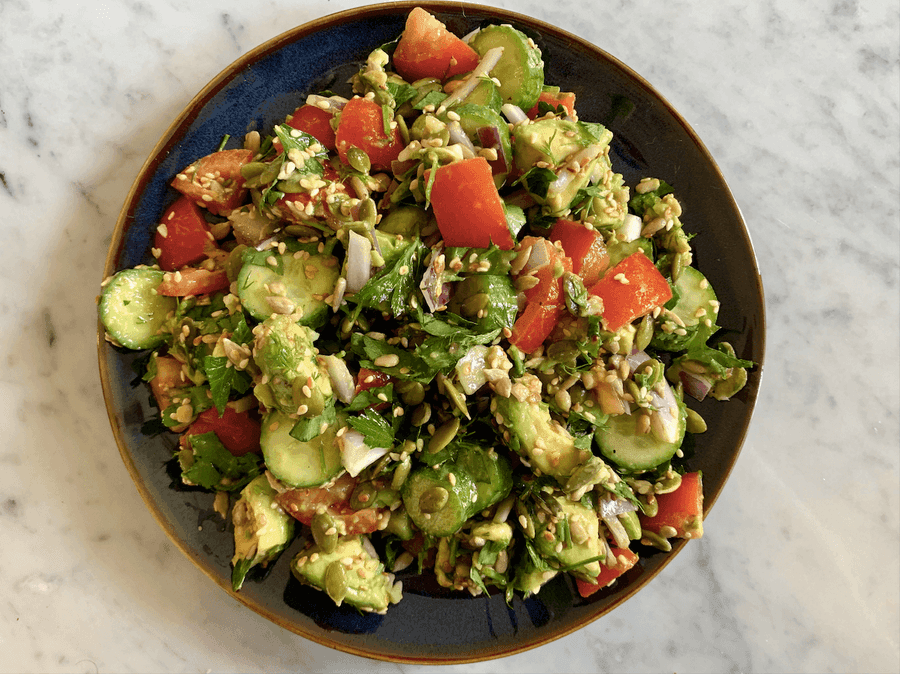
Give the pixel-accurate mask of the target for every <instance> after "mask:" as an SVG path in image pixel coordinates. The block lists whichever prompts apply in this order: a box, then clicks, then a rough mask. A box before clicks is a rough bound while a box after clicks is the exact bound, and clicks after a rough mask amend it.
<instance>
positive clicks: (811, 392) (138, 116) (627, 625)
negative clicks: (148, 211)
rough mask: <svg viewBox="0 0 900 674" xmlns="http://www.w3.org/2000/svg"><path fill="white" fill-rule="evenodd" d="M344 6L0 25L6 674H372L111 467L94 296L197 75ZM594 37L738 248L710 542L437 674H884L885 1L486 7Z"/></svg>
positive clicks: (891, 271)
mask: <svg viewBox="0 0 900 674" xmlns="http://www.w3.org/2000/svg"><path fill="white" fill-rule="evenodd" d="M361 4H364V3H361V2H354V1H352V0H341V1H337V0H336V1H333V2H321V1H320V2H293V3H289V2H283V1H281V0H268V1H266V2H260V3H246V2H242V3H239V2H233V1H231V0H221V1H220V2H218V3H215V4H213V3H193V4H190V5H185V4H183V3H182V4H179V3H174V2H164V3H148V2H132V1H121V2H98V1H96V0H88V1H87V2H83V3H59V2H54V1H53V0H31V1H30V2H24V1H23V0H7V1H5V2H0V214H2V215H0V218H2V224H0V244H2V248H3V250H4V251H6V255H5V256H4V258H5V264H3V265H2V266H0V282H2V284H3V287H5V288H7V292H6V293H5V294H4V295H3V296H2V297H0V335H2V338H0V343H2V344H3V347H4V348H3V354H2V359H3V360H2V362H3V367H2V369H0V400H2V401H3V403H4V407H5V410H6V412H5V414H3V415H2V416H0V438H2V440H0V469H2V470H0V531H2V532H3V538H4V545H3V546H2V547H0V605H2V607H3V608H2V610H0V650H2V652H3V657H0V670H2V671H9V672H98V671H99V672H112V671H115V672H118V671H137V672H149V671H186V672H187V671H190V672H209V671H214V672H217V671H283V670H301V671H334V672H347V671H379V672H394V671H400V672H412V671H416V670H417V668H416V667H413V666H396V665H390V664H388V663H380V662H370V661H366V660H363V659H360V658H357V657H354V656H350V655H346V654H342V653H338V652H336V651H332V650H330V649H327V648H324V647H321V646H318V645H316V644H313V643H311V642H308V641H305V640H303V639H302V638H300V637H297V636H295V635H293V634H291V633H289V632H287V631H285V630H283V629H281V628H279V627H277V626H275V625H273V624H271V623H269V622H268V621H266V620H264V619H263V618H261V617H260V616H257V615H256V614H254V613H252V612H250V611H249V610H247V609H245V608H243V607H242V606H241V605H239V604H237V603H236V602H234V601H233V600H231V599H230V598H229V597H228V596H227V595H226V594H225V593H223V592H221V591H220V590H219V589H218V588H216V587H215V586H214V585H213V584H212V583H210V582H209V581H208V579H207V578H206V577H205V576H203V574H202V573H201V572H200V571H199V570H197V569H196V568H194V566H193V565H191V563H190V562H189V561H188V560H187V559H186V558H185V557H184V556H183V555H182V554H181V553H180V552H179V551H178V550H177V549H176V548H175V547H174V546H173V545H172V544H171V543H170V542H169V541H168V539H167V538H166V536H165V535H164V534H163V532H162V530H161V529H160V528H159V526H158V525H157V524H156V522H155V521H154V519H153V517H152V516H151V515H150V513H149V512H148V511H147V509H146V508H145V507H144V505H143V502H142V501H141V499H140V497H139V495H138V493H137V491H136V490H135V489H134V488H133V486H132V483H131V481H130V478H129V476H128V473H127V472H126V470H125V468H124V466H123V465H122V462H121V460H120V458H119V456H118V452H117V450H116V446H115V443H114V441H113V438H112V434H111V432H110V430H109V424H108V421H107V418H106V413H105V407H104V402H103V399H102V395H101V393H100V387H99V382H98V377H97V364H96V359H95V355H94V353H95V350H94V348H95V347H94V344H95V340H96V332H95V330H96V318H95V296H96V295H97V292H98V285H99V282H100V274H101V270H102V267H103V261H104V259H105V256H106V249H107V246H108V243H109V240H110V234H111V231H112V227H113V224H114V222H115V219H116V216H117V213H118V210H119V208H120V206H121V204H122V202H123V200H124V198H125V196H126V194H127V192H128V190H129V188H130V185H131V182H132V180H133V178H134V176H135V175H136V174H137V172H138V170H139V169H140V167H141V165H142V163H143V161H144V159H145V158H146V156H147V155H148V154H149V152H150V150H151V149H152V147H153V145H154V144H155V143H156V141H157V140H158V139H159V137H160V136H161V135H162V134H163V132H164V131H165V129H166V128H167V127H168V125H169V123H170V121H171V120H172V119H174V117H175V116H176V115H177V114H178V113H179V112H180V110H181V109H182V108H183V107H184V106H185V105H186V104H187V102H188V101H189V100H190V99H191V97H192V96H193V95H194V94H195V93H196V92H197V91H198V90H199V89H200V88H201V87H202V86H203V85H205V84H206V83H207V82H208V81H209V80H210V79H211V78H212V77H213V76H214V75H216V74H217V73H218V72H219V71H220V70H222V69H223V68H224V67H226V66H227V65H228V64H229V63H231V62H232V61H233V60H234V59H236V58H237V57H238V56H240V55H241V54H242V53H243V52H245V51H247V50H249V49H252V48H253V47H255V46H257V45H258V44H260V43H262V42H264V41H265V40H267V39H269V38H271V37H273V36H275V35H277V34H279V33H281V32H283V31H284V30H286V29H288V28H290V27H292V26H294V25H297V24H300V23H304V22H306V21H309V20H311V19H315V18H318V17H321V16H324V15H326V14H329V13H331V12H335V11H339V10H343V9H347V8H350V7H354V6H359V5H361ZM485 4H490V5H495V6H498V7H504V8H508V9H512V10H514V11H518V12H521V13H524V14H529V15H532V16H535V17H537V18H539V19H542V20H545V21H547V22H550V23H555V24H557V25H559V26H560V27H562V28H564V29H566V30H568V31H570V32H572V33H575V34H577V35H579V36H581V37H583V38H586V39H588V40H590V41H592V42H594V43H595V44H597V45H598V46H600V47H602V48H603V49H605V50H607V51H608V52H610V53H611V54H613V55H614V56H615V57H617V58H618V59H620V60H621V61H623V62H624V63H626V64H628V65H629V66H630V67H632V68H633V69H634V70H635V71H637V72H638V73H639V74H641V75H642V76H644V77H645V78H647V79H648V80H649V81H650V82H651V83H652V84H653V85H654V86H655V87H656V88H657V90H658V91H659V92H660V93H661V94H662V95H663V96H664V97H666V98H667V99H668V100H669V101H670V102H671V103H672V105H673V106H674V107H675V108H676V109H677V110H679V111H680V112H681V114H682V115H683V116H684V117H685V119H686V120H687V121H688V122H689V123H690V124H691V125H692V126H693V128H694V130H695V131H696V132H697V134H698V135H699V136H700V138H702V139H703V141H704V143H705V144H706V145H707V147H708V148H709V149H710V151H711V152H712V154H713V156H714V157H715V158H716V160H717V162H718V164H719V166H720V168H721V169H722V171H723V173H724V175H725V177H726V179H727V180H728V182H729V185H730V186H731V189H732V191H733V193H734V195H735V198H736V200H737V201H738V203H739V204H740V206H741V208H742V211H743V213H744V216H745V219H746V221H747V224H748V228H749V230H750V233H751V236H752V238H753V242H754V246H755V248H756V251H757V255H758V257H759V264H760V269H761V273H762V277H763V279H764V284H765V291H766V301H767V317H768V350H767V360H766V372H765V376H764V380H763V387H762V393H761V395H760V399H759V403H758V405H757V411H756V414H755V417H754V421H753V424H752V425H751V429H750V432H749V434H748V437H747V441H746V444H745V446H744V450H743V452H742V454H741V457H740V460H739V462H738V464H737V467H736V468H735V471H734V473H733V475H732V478H731V480H730V481H729V483H728V485H727V487H726V489H725V490H724V492H723V493H722V495H721V497H720V498H719V501H718V502H717V504H716V507H715V508H714V509H713V511H712V513H711V514H710V517H709V518H708V519H707V522H706V532H707V534H706V535H705V536H704V538H703V539H701V540H699V541H694V542H692V543H691V544H690V545H688V546H687V547H686V548H685V550H684V551H683V552H682V553H681V554H680V555H678V556H677V557H676V558H675V560H674V561H673V562H672V563H671V564H670V565H669V566H668V567H667V568H666V569H665V571H664V572H663V573H662V574H661V575H660V576H658V577H657V578H656V579H654V580H653V581H652V582H651V583H650V584H649V585H648V586H647V588H646V589H645V590H643V591H641V592H640V593H638V594H637V595H636V596H635V597H634V598H632V599H631V600H629V601H628V602H627V603H626V604H625V605H623V606H622V607H620V608H618V609H616V610H615V611H614V612H612V613H611V614H609V615H608V616H606V617H604V618H602V619H600V620H598V621H596V622H595V623H593V624H591V625H590V626H588V627H587V628H585V629H583V630H581V631H579V632H577V633H575V634H572V635H570V636H568V637H565V638H563V639H561V640H559V641H557V642H554V643H552V644H550V645H547V646H545V647H542V648H540V649H538V650H535V651H531V652H529V653H525V654H521V655H517V656H513V657H510V658H506V659H503V660H498V661H493V662H491V663H488V664H484V665H467V666H456V667H448V668H447V669H449V670H453V671H460V672H463V671H488V670H490V671H494V672H507V671H508V672H524V671H529V672H530V671H534V672H546V671H599V672H618V671H679V672H688V671H709V672H719V671H736V672H737V671H740V672H776V671H778V672H782V671H783V672H829V671H831V672H843V671H862V672H891V671H894V672H896V671H898V670H900V645H898V641H900V639H898V635H900V617H898V616H900V603H898V596H900V555H898V549H900V501H898V492H900V471H898V463H900V356H898V351H900V292H898V288H900V53H898V47H900V38H898V36H900V19H898V10H897V6H896V3H895V2H891V1H889V0H872V1H871V2H866V3H863V2H852V1H843V0H842V1H835V2H821V3H819V2H816V3H812V2H797V3H776V2H772V1H764V2H758V3H743V2H737V1H736V0H724V1H722V2H717V3H706V2H686V1H681V2H672V3H652V2H649V1H647V0H643V1H637V2H623V1H619V2H615V1H610V2H603V3H597V4H588V3H583V2H577V1H576V0H558V1H557V2H554V3H543V2H534V1H531V0H521V1H516V0H508V1H503V2H499V1H498V2H490V1H489V0H485Z"/></svg>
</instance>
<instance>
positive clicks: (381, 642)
mask: <svg viewBox="0 0 900 674" xmlns="http://www.w3.org/2000/svg"><path fill="white" fill-rule="evenodd" d="M416 5H419V6H422V7H424V8H426V9H428V10H429V11H431V12H432V13H434V14H436V15H437V16H438V18H439V19H441V20H442V21H443V22H445V23H446V24H447V26H448V27H449V28H450V29H451V30H453V31H454V32H455V33H456V34H457V35H464V34H466V33H468V32H470V31H471V30H472V29H474V28H476V27H478V26H479V25H481V24H484V23H511V24H513V25H515V26H516V27H518V28H520V29H521V30H523V31H525V32H526V33H527V34H529V35H530V36H532V37H533V38H534V40H535V41H536V42H537V43H538V44H539V46H540V47H541V50H542V52H543V55H544V61H545V64H546V80H547V82H548V83H552V84H555V85H559V86H560V87H561V88H562V89H563V90H567V91H574V92H575V94H576V96H577V105H578V112H579V116H580V117H581V118H582V119H585V120H588V121H598V122H602V123H604V124H606V125H607V126H608V127H609V128H610V129H611V130H612V131H613V133H614V134H615V136H614V138H615V139H614V141H613V144H612V152H613V155H612V158H613V165H614V167H615V168H616V170H618V171H619V172H621V173H622V174H623V175H624V176H625V179H626V183H628V184H634V183H635V182H636V181H637V180H639V179H640V178H641V177H644V176H648V175H650V176H656V177H660V178H663V179H664V180H666V181H667V182H669V183H670V184H672V185H674V186H675V188H676V192H677V194H678V197H679V199H680V200H681V202H682V203H683V204H684V205H685V208H686V214H685V217H684V222H685V229H687V230H688V231H692V232H696V233H697V234H699V236H697V237H696V239H694V241H693V245H694V247H695V264H696V265H697V266H698V267H699V268H700V269H702V270H703V272H704V273H705V274H706V275H707V276H708V277H709V278H710V281H711V282H712V284H713V286H714V287H715V288H716V291H717V293H718V295H719V298H720V299H721V300H722V313H721V314H720V321H719V322H720V323H721V324H722V325H724V326H726V328H728V329H729V330H731V331H733V332H732V333H731V334H729V340H730V341H731V342H732V343H733V344H734V346H735V348H736V350H737V353H738V355H739V356H740V357H742V358H747V359H751V360H754V361H755V362H756V363H758V364H759V365H758V367H757V368H756V369H754V370H753V371H751V373H750V381H749V383H748V385H747V387H746V388H745V389H744V390H743V391H741V393H740V394H739V395H738V396H737V397H736V398H735V399H732V400H731V401H729V402H727V403H719V402H717V401H711V402H708V403H702V404H699V405H697V404H696V403H695V404H694V405H692V406H695V407H697V408H699V410H700V412H701V414H702V415H703V416H704V418H705V419H706V420H707V422H708V424H709V431H708V432H707V433H705V434H703V435H700V436H697V438H698V440H697V448H696V454H695V455H694V458H693V459H691V463H690V468H691V469H692V470H698V469H699V470H702V471H703V484H704V490H705V508H706V511H707V512H708V511H709V508H711V507H712V505H713V503H714V502H715V500H716V498H717V496H718V495H719V492H720V491H721V489H722V487H723V486H724V484H725V481H726V479H727V477H728V474H729V472H730V471H731V468H732V466H733V465H734V462H735V460H736V458H737V455H738V452H739V451H740V447H741V443H742V442H743V439H744V435H745V433H746V429H747V426H748V423H749V421H750V415H751V412H752V409H753V406H754V402H755V400H756V395H757V391H758V388H759V382H760V375H761V371H762V359H763V352H764V316H763V298H762V286H761V283H760V279H759V274H758V271H757V266H756V261H755V258H754V254H753V249H752V246H751V243H750V239H749V237H748V234H747V231H746V228H745V226H744V223H743V221H742V218H741V215H740V212H739V210H738V207H737V205H736V204H735V202H734V200H733V198H732V196H731V193H730V191H729V190H728V187H727V186H726V185H725V182H724V180H723V178H722V176H721V174H720V173H719V171H718V169H717V167H716V165H715V163H714V161H713V159H712V158H711V157H710V155H709V152H708V151H707V150H706V148H705V147H704V146H703V144H702V143H701V142H700V140H699V139H698V138H697V136H696V135H695V134H694V132H693V131H692V130H691V128H690V127H689V126H688V124H687V123H686V122H685V121H684V120H683V119H682V118H681V117H680V116H679V115H678V113H677V112H675V110H673V109H672V108H671V107H670V106H669V104H668V103H666V101H665V100H663V99H662V97H661V96H660V95H659V94H657V93H656V92H655V91H654V90H653V88H652V87H651V86H650V85H649V84H648V83H647V82H645V81H644V80H643V79H642V78H641V77H639V76H638V75H637V74H635V73H634V72H633V71H631V70H630V69H629V68H628V67H627V66H625V65H623V64H622V63H620V62H618V61H617V60H616V59H614V58H613V57H611V56H610V55H609V54H607V53H605V52H603V51H602V50H600V49H598V48H597V47H595V46H594V45H592V44H589V43H587V42H585V41H584V40H582V39H580V38H578V37H575V36H574V35H571V34H568V33H566V32H564V31H561V30H559V29H557V28H554V27H553V26H550V25H547V24H545V23H542V22H540V21H537V20H534V19H531V18H529V17H526V16H522V15H519V14H514V13H512V12H507V11H505V10H501V9H496V8H488V7H482V6H479V5H462V4H460V3H435V2H423V3H406V2H398V3H391V4H383V5H374V6H371V7H367V8H361V9H355V10H351V11H347V12H343V13H340V14H336V15H332V16H328V17H325V18H323V19H320V20H318V21H314V22H312V23H309V24H307V25H304V26H301V27H299V28H295V29H294V30H291V31H289V32H287V33H284V34H283V35H281V36H279V37H277V38H275V39H273V40H271V41H269V42H267V43H266V44H264V45H262V46H260V47H258V48H257V49H255V50H253V51H252V52H250V53H249V54H247V55H245V56H244V57H242V58H241V59H239V60H238V61H236V62H235V63H234V64H232V65H231V66H229V67H228V68H227V69H226V70H225V71H224V72H222V73H221V74H219V75H218V76H217V77H216V78H215V79H214V80H213V81H212V82H210V84H209V85H207V86H206V87H205V88H204V89H203V90H202V91H201V92H200V93H199V94H198V95H197V96H196V97H195V98H194V99H193V100H192V101H191V102H190V104H189V105H188V106H187V108H186V109H185V111H184V112H183V113H182V114H181V115H180V116H179V117H178V119H176V120H175V122H174V123H173V124H172V126H171V128H170V129H169V130H168V132H167V133H166V134H165V136H164V137H163V138H162V139H161V140H160V142H159V143H158V145H157V146H156V148H154V150H153V153H152V154H151V156H150V157H149V159H148V161H147V163H146V164H145V166H144V168H143V169H142V171H141V173H140V175H139V176H138V178H137V180H136V181H135V183H134V186H133V188H132V190H131V193H130V194H129V195H128V198H127V200H126V202H125V205H124V207H123V209H122V212H121V214H120V216H119V220H118V222H117V224H116V229H115V233H114V235H113V241H112V245H111V246H110V249H109V255H108V257H107V261H106V268H105V270H104V276H107V275H110V274H112V273H114V272H116V271H117V270H120V269H123V268H126V267H132V266H134V265H136V264H140V263H148V262H150V261H152V260H151V258H150V255H149V249H150V243H151V236H152V234H153V232H154V229H155V227H156V224H157V222H158V218H159V217H160V215H161V214H162V212H163V210H164V208H165V207H166V205H167V204H169V203H170V202H171V201H172V200H173V199H174V198H175V192H174V190H172V189H171V188H170V187H169V186H168V184H169V182H170V181H171V179H172V177H173V176H174V175H175V173H177V172H178V171H179V170H180V169H182V168H183V167H184V166H186V165H188V164H189V163H191V162H192V161H194V160H195V159H197V158H199V157H202V156H204V155H206V154H208V153H209V152H211V151H213V150H214V149H215V148H217V147H218V145H219V142H220V141H221V139H222V137H223V135H224V134H229V135H230V136H231V137H232V138H233V139H241V138H243V136H244V134H245V133H247V132H248V131H250V130H253V129H256V130H259V131H261V132H268V131H270V130H271V128H272V126H273V125H274V124H275V123H276V122H280V121H282V120H283V119H284V117H285V115H287V114H289V113H290V112H292V111H293V110H294V108H295V107H297V105H299V104H300V103H301V102H302V101H304V100H305V97H306V94H308V93H317V92H319V91H321V90H323V89H333V90H335V91H338V92H339V93H340V92H342V91H343V90H345V89H346V85H345V82H346V81H347V79H348V78H349V76H350V75H351V74H352V73H353V72H355V71H356V70H357V69H358V67H359V64H360V63H361V62H362V61H364V60H365V58H366V56H367V55H368V54H369V52H370V51H371V50H372V49H374V48H375V47H377V46H379V45H381V44H383V43H386V42H390V41H391V40H393V39H395V38H396V37H397V36H398V35H399V34H400V32H401V31H402V30H403V26H404V23H405V18H406V15H407V14H408V12H409V10H410V9H411V8H412V7H414V6H416ZM344 93H348V92H346V91H344ZM236 143H237V141H232V144H233V145H234V146H236ZM229 147H231V146H229ZM100 335H101V338H100V340H99V342H100V343H99V360H100V374H101V380H102V384H103V389H104V394H105V397H106V403H107V407H108V410H109V416H110V420H111V423H112V427H113V432H114V435H115V437H116V441H117V443H118V445H119V449H120V451H121V454H122V458H123V459H124V461H125V464H126V466H127V467H128V470H129V471H130V472H131V475H132V477H133V478H134V482H135V484H136V485H137V487H138V489H139V491H140V492H141V495H142V496H143V498H144V500H145V501H146V502H147V505H148V507H149V508H150V509H151V510H152V512H153V513H154V515H155V516H156V518H157V520H158V521H159V523H160V525H161V526H162V527H163V528H164V529H165V531H166V532H167V534H168V535H169V536H170V537H171V538H172V540H173V541H174V542H175V544H176V545H177V546H178V547H179V548H180V549H181V550H182V551H183V552H184V553H185V554H186V555H187V556H188V557H189V558H190V559H191V560H192V561H193V562H194V563H195V564H197V566H199V567H200V568H201V569H202V570H203V571H204V572H205V573H206V574H207V575H208V576H209V577H210V578H211V579H213V580H214V581H215V582H216V583H218V585H219V586H221V587H222V589H223V590H224V591H226V592H229V593H230V592H231V587H230V575H231V573H230V559H231V556H232V552H233V540H232V535H231V532H230V526H227V525H226V524H225V523H224V521H223V520H222V518H221V517H219V516H218V515H217V514H215V513H214V512H213V510H212V496H211V495H210V494H208V493H205V492H201V491H191V490H187V489H185V488H183V487H181V486H180V484H179V481H178V474H177V471H174V470H173V466H172V462H171V457H172V453H173V450H174V448H175V447H176V444H177V438H176V437H175V436H174V435H171V434H167V435H163V436H156V437H147V436H145V435H143V434H142V433H141V426H142V424H143V423H144V422H145V421H147V420H149V419H152V418H153V417H154V412H155V408H151V407H150V406H149V405H148V400H149V395H148V392H147V390H146V389H145V388H144V387H143V386H139V385H135V384H134V383H133V379H134V374H133V372H132V370H131V367H130V365H131V361H132V360H133V358H134V355H133V354H127V353H123V352H120V351H119V350H116V349H114V348H112V347H110V346H109V345H108V344H105V343H104V341H103V339H102V329H101V332H100ZM707 535H709V536H715V535H716V532H715V531H708V532H707ZM683 544H684V541H681V542H679V543H676V544H675V546H674V547H675V549H674V550H673V551H672V553H670V554H663V553H659V552H656V551H654V550H652V549H648V550H643V551H641V561H640V563H639V564H638V565H637V566H636V567H634V568H633V569H632V570H631V571H630V572H629V573H627V574H626V575H625V576H623V577H622V578H620V579H619V580H618V581H617V582H616V583H615V584H614V585H613V586H612V587H611V588H607V589H605V590H603V591H601V592H598V593H596V594H595V595H593V596H592V597H591V598H589V599H587V600H585V599H582V598H581V597H580V596H579V595H578V593H577V591H576V589H575V586H574V584H573V583H572V581H571V580H570V579H569V578H568V577H559V578H557V579H555V580H554V581H552V582H551V583H549V584H548V585H547V586H545V587H544V588H543V589H542V590H541V592H540V594H538V595H537V596H535V597H531V598H529V599H527V600H522V599H521V598H516V599H515V600H514V601H513V602H512V605H511V606H507V604H506V603H505V601H504V599H503V596H502V595H499V594H497V595H493V596H489V597H484V596H482V597H476V598H473V597H470V596H469V595H467V594H466V595H463V594H454V593H450V592H447V591H445V590H443V589H442V588H440V587H438V586H437V585H436V584H435V583H434V582H433V581H431V580H428V579H425V578H418V577H416V576H415V575H413V574H411V573H406V574H401V576H400V578H401V579H402V580H403V581H404V588H405V592H404V598H403V600H402V601H401V602H400V603H399V604H398V605H396V606H392V607H391V608H390V610H389V611H388V613H387V615H385V616H378V615H360V614H359V613H357V611H356V610H354V609H353V608H350V607H346V606H344V607H341V608H337V607H335V606H334V605H333V604H332V603H331V602H330V600H329V599H328V598H327V597H326V596H325V595H324V594H323V593H321V592H317V591H314V590H311V589H309V588H305V587H302V586H300V585H299V584H298V583H296V581H294V580H293V579H292V578H291V575H290V571H289V568H288V567H289V562H290V559H291V558H292V557H293V554H294V553H295V552H296V550H295V549H293V548H291V549H288V550H287V551H286V552H285V554H283V555H282V556H281V558H280V559H279V561H278V562H277V564H275V565H274V567H273V568H271V570H270V571H269V573H268V574H267V575H266V576H265V577H264V578H261V579H257V580H255V581H248V582H247V583H245V585H244V588H243V590H242V591H241V592H240V593H238V594H237V595H235V596H236V598H237V599H238V600H239V601H241V602H243V603H244V604H246V605H247V606H249V607H250V608H252V609H253V610H254V611H257V612H258V613H260V614H262V615H263V616H265V617H266V618H268V619H270V620H272V621H273V622H275V623H277V624H279V625H281V626H283V627H285V628H286V629H289V630H291V631H293V632H296V633H297V634H300V635H303V636H304V637H307V638H309V639H311V640H313V641H316V642H318V643H321V644H325V645H327V646H330V647H333V648H336V649H339V650H341V651H345V652H348V653H354V654H357V655H362V656H367V657H371V658H378V659H383V660H391V661H397V662H417V663H424V662H427V663H459V662H472V661H478V660H485V659H490V658H495V657H501V656H506V655H511V654H513V653H516V652H519V651H523V650H526V649H530V648H534V647H536V646H539V645H541V644H544V643H547V642H549V641H552V640H554V639H557V638H559V637H561V636H564V635H566V634H568V633H570V632H572V631H574V630H577V629H579V628H581V627H583V626H584V625H586V624H588V623H590V622H591V621H593V620H595V619H597V618H599V617H600V616H602V615H604V614H605V613H607V612H608V611H610V610H612V609H613V608H615V607H616V606H617V605H619V604H620V603H621V602H623V601H625V600H626V599H628V598H629V597H631V596H632V595H633V594H634V593H635V592H637V591H638V590H639V589H641V587H643V586H644V585H645V584H646V583H647V582H648V581H649V580H650V579H651V578H653V577H654V576H655V575H656V574H657V573H658V572H659V571H660V570H661V569H662V567H663V566H665V564H666V563H668V562H669V561H670V560H671V559H672V558H673V557H674V556H675V554H677V553H678V551H679V550H680V549H681V547H683ZM404 576H405V577H404Z"/></svg>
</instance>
